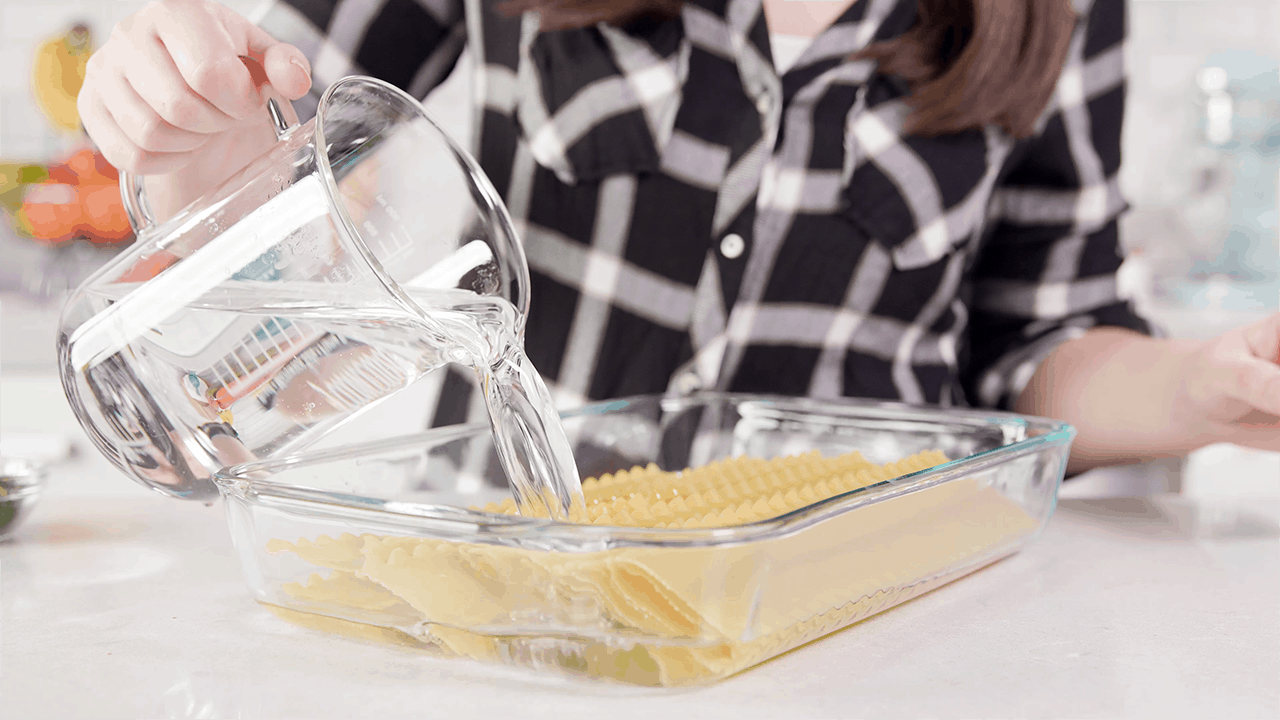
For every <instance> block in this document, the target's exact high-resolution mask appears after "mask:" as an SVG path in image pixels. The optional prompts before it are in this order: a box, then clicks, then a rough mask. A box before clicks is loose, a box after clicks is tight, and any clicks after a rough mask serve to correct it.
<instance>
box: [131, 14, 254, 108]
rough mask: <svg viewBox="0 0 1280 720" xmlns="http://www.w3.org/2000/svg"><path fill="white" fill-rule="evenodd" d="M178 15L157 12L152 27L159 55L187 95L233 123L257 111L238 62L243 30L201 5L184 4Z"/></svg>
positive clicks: (245, 48)
mask: <svg viewBox="0 0 1280 720" xmlns="http://www.w3.org/2000/svg"><path fill="white" fill-rule="evenodd" d="M184 10H185V12H171V13H157V15H156V17H155V19H154V21H153V22H154V27H155V35H156V38H157V39H158V41H159V43H160V45H161V46H162V47H163V52H164V53H165V54H166V55H167V56H168V58H169V60H170V62H171V65H172V67H173V69H174V70H176V72H177V74H178V76H179V77H180V78H181V79H182V80H183V82H184V83H185V85H186V86H187V88H188V91H189V92H190V93H192V94H194V95H195V96H197V97H199V98H200V99H201V100H203V101H204V102H206V103H208V104H209V105H211V106H213V107H214V108H217V109H218V110H219V111H220V112H222V113H223V114H225V115H226V116H228V117H230V118H233V119H236V120H243V119H245V118H246V117H248V116H249V115H250V113H255V112H259V109H260V108H261V106H262V98H261V96H260V94H259V93H258V89H257V87H255V85H254V83H253V79H252V77H251V76H250V74H249V71H248V70H247V69H246V68H245V66H244V63H243V62H241V61H240V56H242V55H247V54H248V53H249V41H248V37H247V31H246V28H245V27H244V26H242V25H241V24H240V23H234V22H233V23H228V22H225V19H226V18H223V17H215V16H214V15H213V14H212V13H210V12H209V11H208V9H207V8H206V6H205V5H204V4H203V3H190V4H189V6H188V7H185V8H184ZM236 17H238V16H236ZM247 24H248V23H247V21H246V22H245V23H244V25H247Z"/></svg>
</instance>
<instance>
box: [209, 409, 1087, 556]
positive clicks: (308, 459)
mask: <svg viewBox="0 0 1280 720" xmlns="http://www.w3.org/2000/svg"><path fill="white" fill-rule="evenodd" d="M639 401H656V402H658V403H661V404H662V405H663V406H664V407H665V406H666V405H667V404H668V403H672V404H677V405H678V404H688V405H697V404H710V403H713V402H743V401H745V402H761V403H769V404H774V405H783V406H789V407H797V406H799V407H803V406H809V407H814V408H823V409H828V410H841V409H843V410H846V413H845V415H846V416H847V417H865V415H858V414H857V413H858V412H859V411H861V412H864V413H873V414H876V413H878V414H880V415H882V416H883V417H884V418H885V419H899V420H916V421H920V422H939V421H942V420H944V419H945V420H959V421H962V422H968V423H970V424H973V425H975V426H983V425H985V426H990V425H993V424H997V423H1006V424H1013V425H1021V426H1023V427H1027V428H1031V427H1034V428H1036V429H1037V430H1039V431H1040V434H1038V435H1035V436H1030V437H1024V438H1022V439H1020V440H1015V441H1013V442H1011V443H1010V444H1008V445H1003V446H1001V447H997V448H992V449H990V450H984V451H981V452H978V453H975V454H973V455H968V456H966V457H962V458H956V459H953V460H950V461H948V462H946V463H943V464H941V465H937V466H934V467H932V468H928V469H925V470H921V471H918V472H914V473H908V474H906V475H902V476H899V477H897V478H893V479H890V480H885V481H881V482H879V483H875V484H872V485H868V486H866V487H863V488H858V489H856V490H851V491H849V492H845V493H841V494H838V495H834V496H832V497H829V498H826V499H824V500H820V501H818V502H816V503H812V504H810V505H806V506H804V507H801V508H798V509H796V510H793V511H791V512H788V513H786V514H783V515H779V516H777V517H773V518H769V519H766V520H758V521H755V522H752V523H746V524H742V525H734V526H730V527H719V528H690V529H684V528H679V529H677V528H634V527H616V526H607V525H585V524H573V523H564V522H556V521H552V520H549V519H545V518H524V517H520V516H512V515H500V514H495V513H488V512H483V511H479V510H471V509H467V508H460V507H457V506H452V505H431V504H427V503H419V502H395V501H385V500H380V499H378V498H372V497H365V496H361V495H355V494H350V493H341V492H334V491H329V490H318V489H313V488H306V487H302V486H298V485H290V484H286V483H278V482H273V481H271V480H270V479H267V478H252V477H246V476H248V475H250V474H256V473H257V472H259V471H266V472H268V473H271V474H270V475H269V476H268V478H269V477H274V475H275V474H276V473H278V472H280V471H283V470H286V469H294V468H299V467H306V466H311V465H321V464H324V463H327V462H330V461H333V460H337V459H345V458H350V457H355V456H360V455H371V454H376V453H379V452H385V451H388V450H393V449H397V448H403V447H408V446H414V445H417V446H423V447H426V446H431V445H441V444H444V443H446V442H451V441H454V440H458V439H462V438H466V437H471V436H474V435H476V434H477V433H483V432H488V430H489V426H488V425H487V424H484V423H468V424H463V425H455V426H449V427H442V428H433V429H428V430H424V431H421V432H418V433H413V434H410V435H401V436H397V437H393V438H385V439H379V440H374V441H369V442H363V443H357V444H351V445H345V446H341V447H335V448H327V449H324V450H318V451H312V452H309V451H305V450H304V451H301V452H298V453H294V454H290V455H287V456H285V457H281V458H275V459H270V460H261V461H255V462H250V463H242V464H238V465H233V466H229V467H225V468H223V469H221V470H219V471H218V472H217V473H215V475H214V481H215V482H216V484H217V486H218V489H219V491H220V492H221V494H222V496H223V497H224V499H225V498H227V497H228V496H236V497H239V498H245V499H249V500H251V501H253V502H254V503H256V504H259V505H263V506H270V507H272V508H273V509H276V510H281V511H284V512H287V513H290V514H294V515H304V516H307V517H310V518H314V519H321V518H331V519H342V520H348V521H351V520H360V521H361V522H363V523H364V526H365V528H368V527H370V526H378V527H381V528H386V529H388V530H391V531H395V530H400V531H407V532H409V533H415V532H416V533H424V532H427V531H429V532H430V537H433V538H440V539H449V540H464V541H472V542H474V541H486V542H488V543H490V544H494V543H516V544H518V545H520V546H523V547H528V548H543V549H548V550H561V551H578V552H582V551H591V550H603V549H605V548H606V547H624V546H625V547H642V548H643V547H649V548H674V547H707V546H722V545H737V544H742V543H747V542H758V541H762V540H767V539H775V538H779V537H784V536H789V535H793V534H795V533H798V532H800V531H802V530H804V529H805V528H807V527H810V526H812V525H815V524H818V523H820V522H823V521H825V520H828V519H830V518H833V517H836V516H839V515H843V514H844V513H846V512H852V511H854V510H856V509H857V508H860V507H866V506H869V505H874V504H877V503H880V502H885V501H888V500H891V499H894V498H897V497H901V496H903V495H907V494H910V493H914V492H917V491H920V490H924V489H927V488H930V487H935V486H938V485H942V484H945V483H947V482H951V481H954V480H959V479H961V478H962V477H965V476H968V475H971V474H973V473H975V472H979V471H982V470H985V469H987V468H990V467H993V466H996V465H999V464H1002V463H1005V462H1007V461H1009V460H1012V459H1014V458H1017V457H1023V456H1026V455H1031V454H1034V453H1036V452H1039V451H1041V450H1043V449H1045V448H1046V447H1051V446H1055V445H1061V446H1068V445H1069V444H1070V442H1071V440H1072V439H1074V437H1075V435H1076V430H1075V428H1074V427H1072V426H1071V425H1069V424H1067V423H1065V422H1060V421H1057V420H1051V419H1047V418H1040V417H1034V416H1025V415H1017V414H1015V413H1011V412H1006V411H999V410H983V409H972V408H946V409H945V410H944V409H943V408H937V407H930V406H917V405H909V404H906V403H897V402H889V401H880V400H866V399H861V398H839V399H835V400H825V399H824V400H817V399H813V398H806V397H789V396H780V395H767V394H755V393H735V392H699V393H694V394H690V395H680V396H668V395H661V394H648V395H634V396H630V397H626V398H618V399H612V400H602V401H597V402H593V403H590V404H587V405H584V406H582V407H579V408H575V409H572V410H568V411H565V412H562V413H561V417H562V418H572V417H578V416H582V415H592V414H602V413H606V412H609V411H612V410H618V409H622V408H623V407H626V406H628V405H630V404H631V403H635V402H639ZM941 412H945V413H946V415H945V416H943V415H941V414H940V413H941ZM1063 470H1065V459H1064V467H1063ZM1061 480H1062V473H1059V475H1058V482H1059V483H1061Z"/></svg>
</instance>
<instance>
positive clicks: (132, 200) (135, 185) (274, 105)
mask: <svg viewBox="0 0 1280 720" xmlns="http://www.w3.org/2000/svg"><path fill="white" fill-rule="evenodd" d="M241 59H242V60H244V61H245V65H246V66H248V67H249V72H250V74H252V75H254V76H255V78H256V77H258V76H260V75H261V76H264V77H265V74H266V73H265V71H264V70H263V69H262V66H261V65H260V64H257V61H256V60H253V59H252V58H241ZM262 91H263V94H264V95H266V96H267V114H268V115H269V116H270V117H271V129H272V130H274V131H275V133H276V139H277V140H284V139H285V137H286V136H288V134H289V131H290V130H292V129H293V128H295V127H297V122H296V121H294V122H292V123H291V122H289V120H288V118H286V117H285V114H284V111H283V110H282V109H281V106H280V103H281V102H283V103H285V104H286V106H287V105H288V101H287V100H284V99H283V98H281V97H278V96H277V94H276V92H275V90H274V89H273V88H272V87H271V85H270V83H266V82H265V81H264V83H263V84H262ZM119 174H120V199H121V201H122V202H123V203H124V212H125V215H127V216H128V217H129V225H130V226H131V227H132V228H133V234H134V237H135V238H136V239H137V240H141V239H142V237H143V234H144V233H146V232H147V231H148V230H150V229H151V228H153V227H155V225H156V219H155V215H154V214H153V213H152V212H151V203H149V202H148V201H147V191H146V188H145V186H144V184H143V182H142V176H140V175H136V174H134V173H131V172H129V171H127V170H119Z"/></svg>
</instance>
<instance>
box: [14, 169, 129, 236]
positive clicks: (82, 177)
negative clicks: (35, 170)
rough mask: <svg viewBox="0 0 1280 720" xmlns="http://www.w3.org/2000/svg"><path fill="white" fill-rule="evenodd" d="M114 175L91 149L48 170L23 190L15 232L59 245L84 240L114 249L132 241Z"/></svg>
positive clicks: (116, 175) (113, 171) (127, 219)
mask: <svg viewBox="0 0 1280 720" xmlns="http://www.w3.org/2000/svg"><path fill="white" fill-rule="evenodd" d="M119 182H120V177H119V174H118V173H117V172H116V169H115V168H113V167H111V165H110V164H109V163H108V162H107V161H106V159H105V158H103V157H102V155H101V154H99V153H97V152H95V151H94V150H92V149H89V148H85V149H82V150H79V151H77V152H76V153H75V154H73V155H72V156H71V157H69V158H67V159H66V160H65V161H63V162H61V163H59V164H57V165H54V166H51V167H50V168H49V170H48V174H47V176H46V178H45V179H44V180H43V181H41V182H38V183H33V184H29V185H26V186H25V187H26V190H25V193H24V195H23V200H22V205H21V207H20V208H19V209H18V212H17V215H16V220H17V225H18V232H19V233H20V234H22V235H26V236H28V237H30V238H33V239H35V240H38V241H40V242H43V243H46V244H50V245H57V244H61V243H65V242H70V241H72V240H75V239H78V238H83V239H85V240H88V241H89V242H91V243H94V244H98V245H112V244H115V243H120V242H124V241H126V240H128V239H129V238H130V237H132V235H133V230H132V228H130V226H129V218H128V216H127V215H126V214H125V211H124V203H123V202H121V200H120V189H119Z"/></svg>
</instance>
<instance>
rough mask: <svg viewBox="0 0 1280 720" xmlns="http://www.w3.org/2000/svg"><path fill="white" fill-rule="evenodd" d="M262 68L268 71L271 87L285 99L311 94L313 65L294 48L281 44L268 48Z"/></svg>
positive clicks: (295, 98) (264, 54) (294, 98)
mask: <svg viewBox="0 0 1280 720" xmlns="http://www.w3.org/2000/svg"><path fill="white" fill-rule="evenodd" d="M263 34H264V35H265V34H266V33H263ZM262 66H263V68H265V69H266V71H267V79H268V80H269V81H270V82H271V86H272V87H274V88H275V89H276V90H277V91H279V93H280V94H281V95H283V96H284V97H285V98H287V99H289V100H297V99H298V98H300V97H302V96H304V95H306V94H307V93H308V92H310V90H311V65H310V63H308V62H307V58H306V56H305V55H303V54H302V51H300V50H298V49H297V48H295V47H294V46H292V45H285V44H283V43H279V44H276V45H272V46H271V47H269V48H267V50H266V52H264V53H263V58H262Z"/></svg>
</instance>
